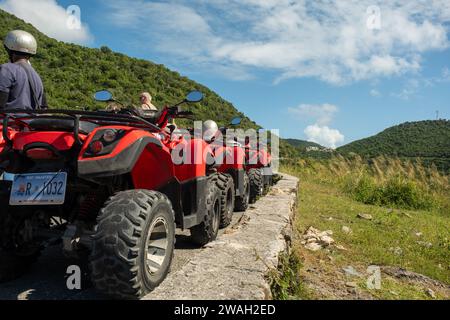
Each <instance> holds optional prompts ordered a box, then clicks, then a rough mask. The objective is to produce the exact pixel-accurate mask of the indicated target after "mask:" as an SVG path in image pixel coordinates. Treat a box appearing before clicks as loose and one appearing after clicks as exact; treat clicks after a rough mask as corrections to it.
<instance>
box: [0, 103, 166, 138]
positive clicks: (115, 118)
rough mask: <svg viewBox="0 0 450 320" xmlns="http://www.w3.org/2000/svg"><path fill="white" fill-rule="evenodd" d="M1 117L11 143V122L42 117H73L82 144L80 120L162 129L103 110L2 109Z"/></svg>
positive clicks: (21, 121)
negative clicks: (9, 134)
mask: <svg viewBox="0 0 450 320" xmlns="http://www.w3.org/2000/svg"><path fill="white" fill-rule="evenodd" d="M0 118H3V128H2V133H1V134H2V136H3V139H4V140H5V142H6V143H7V144H9V145H11V143H12V141H11V140H10V139H9V136H8V127H9V126H10V125H11V122H13V123H14V124H16V125H17V126H20V127H30V126H29V125H28V124H27V123H26V120H30V119H35V118H40V119H72V120H73V121H74V123H73V134H74V138H75V141H76V142H77V143H78V144H81V140H80V137H79V134H80V121H86V122H91V123H94V124H98V125H114V124H116V125H126V126H132V127H136V128H141V129H145V128H147V129H151V130H152V131H160V130H161V129H160V128H159V127H158V126H156V125H154V124H153V123H151V122H149V121H147V120H145V119H143V118H141V117H138V116H135V115H126V114H115V113H114V114H112V113H110V112H103V111H79V110H66V109H46V110H8V111H5V110H4V111H1V112H0Z"/></svg>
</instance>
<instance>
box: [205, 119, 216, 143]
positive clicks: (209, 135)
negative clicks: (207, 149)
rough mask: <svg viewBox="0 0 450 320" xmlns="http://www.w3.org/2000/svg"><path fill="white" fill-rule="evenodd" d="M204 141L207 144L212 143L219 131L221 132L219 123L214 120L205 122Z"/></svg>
mask: <svg viewBox="0 0 450 320" xmlns="http://www.w3.org/2000/svg"><path fill="white" fill-rule="evenodd" d="M202 130H203V139H204V140H205V141H206V142H211V141H213V140H214V137H215V136H216V135H217V131H219V127H218V126H217V123H216V122H215V121H212V120H206V121H205V122H203V127H202Z"/></svg>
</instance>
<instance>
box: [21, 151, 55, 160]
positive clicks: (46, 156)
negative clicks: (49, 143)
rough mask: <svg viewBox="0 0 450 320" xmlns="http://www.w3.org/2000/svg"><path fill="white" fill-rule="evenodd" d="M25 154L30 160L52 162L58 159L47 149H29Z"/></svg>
mask: <svg viewBox="0 0 450 320" xmlns="http://www.w3.org/2000/svg"><path fill="white" fill-rule="evenodd" d="M25 154H26V156H27V157H28V158H30V159H34V160H51V159H57V158H58V156H57V155H56V154H55V153H54V152H53V151H52V150H49V149H45V148H33V149H28V150H27V151H26V152H25Z"/></svg>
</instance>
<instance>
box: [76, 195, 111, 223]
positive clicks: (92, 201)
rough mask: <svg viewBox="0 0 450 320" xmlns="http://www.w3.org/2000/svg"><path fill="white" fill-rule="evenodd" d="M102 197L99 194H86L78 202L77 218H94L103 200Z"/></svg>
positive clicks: (85, 219)
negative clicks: (79, 202)
mask: <svg viewBox="0 0 450 320" xmlns="http://www.w3.org/2000/svg"><path fill="white" fill-rule="evenodd" d="M104 198H105V197H104V196H103V195H101V194H89V195H86V197H85V198H84V200H83V201H82V202H81V204H80V209H79V211H78V219H79V220H83V221H88V220H94V219H95V218H96V217H97V215H98V212H99V211H100V209H101V207H102V206H103V203H104V202H105V199H104Z"/></svg>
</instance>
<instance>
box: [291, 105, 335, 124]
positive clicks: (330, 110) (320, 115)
mask: <svg viewBox="0 0 450 320" xmlns="http://www.w3.org/2000/svg"><path fill="white" fill-rule="evenodd" d="M288 111H289V113H291V114H293V115H297V116H299V117H300V118H302V117H309V118H313V119H314V120H315V121H316V123H317V124H319V125H328V124H330V122H331V121H332V120H333V117H334V114H335V113H336V112H337V111H338V107H336V106H335V105H332V104H328V103H325V104H322V105H314V104H301V105H299V106H298V107H296V108H288Z"/></svg>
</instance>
